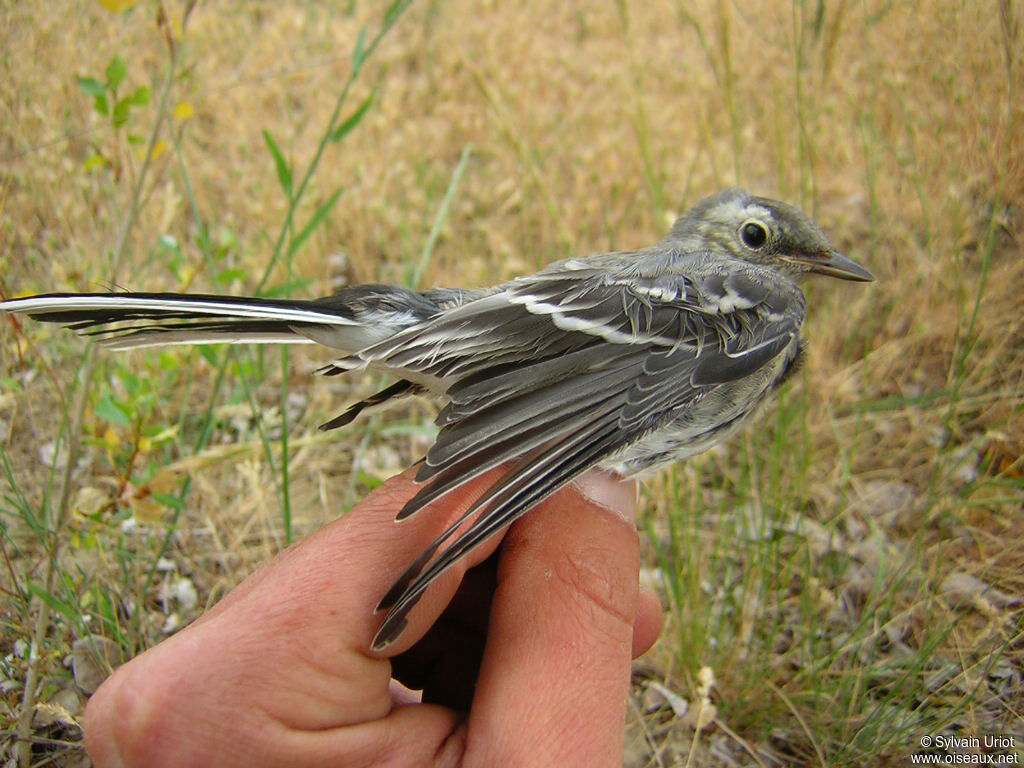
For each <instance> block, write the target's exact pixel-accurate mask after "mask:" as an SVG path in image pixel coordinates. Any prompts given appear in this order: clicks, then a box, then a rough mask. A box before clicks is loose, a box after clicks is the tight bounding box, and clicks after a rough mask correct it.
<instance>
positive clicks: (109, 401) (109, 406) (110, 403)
mask: <svg viewBox="0 0 1024 768" xmlns="http://www.w3.org/2000/svg"><path fill="white" fill-rule="evenodd" d="M95 413H96V415H97V416H99V417H100V418H101V419H103V420H104V421H109V422H110V423H111V424H117V425H118V426H119V427H129V426H131V423H132V420H131V418H130V417H129V416H128V411H127V410H125V408H124V406H123V405H121V404H120V403H118V402H117V401H116V400H114V398H113V396H111V395H110V394H109V393H107V394H105V395H103V397H101V398H100V401H99V402H98V403H97V404H96V411H95Z"/></svg>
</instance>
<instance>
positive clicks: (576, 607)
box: [84, 470, 661, 768]
mask: <svg viewBox="0 0 1024 768" xmlns="http://www.w3.org/2000/svg"><path fill="white" fill-rule="evenodd" d="M501 472H502V470H496V471H495V472H492V473H489V474H487V475H484V476H482V477H480V478H478V479H476V480H475V481H473V482H471V483H469V484H467V485H466V486H464V487H462V488H460V489H458V491H456V492H454V493H452V494H451V495H450V496H449V497H447V498H445V499H443V500H441V501H439V502H438V503H436V504H435V505H432V506H431V507H429V508H427V509H425V510H423V511H422V512H421V513H419V514H417V515H415V516H413V517H412V518H410V519H409V520H407V521H404V522H402V523H401V524H398V525H396V524H395V523H394V522H393V520H394V515H395V512H396V511H397V510H399V509H401V507H402V505H403V504H404V503H405V501H406V500H408V499H409V498H410V497H411V496H412V495H413V494H414V493H415V491H416V490H417V488H418V486H416V485H415V484H414V483H413V481H412V477H413V472H412V471H408V472H405V473H403V474H402V475H399V476H397V477H394V478H392V479H391V480H389V481H388V482H387V483H385V484H384V485H383V486H382V487H381V488H379V489H377V490H376V491H375V492H374V493H372V494H371V495H370V496H369V497H368V498H367V499H366V500H365V501H364V502H362V503H361V504H360V505H358V506H357V507H356V508H355V509H353V510H352V511H351V512H349V513H348V514H347V515H345V516H344V517H342V518H340V519H338V520H337V521H335V522H334V523H332V524H330V525H328V526H326V527H325V528H323V529H322V530H320V531H318V532H317V533H315V534H313V535H311V536H309V537H308V538H307V539H305V540H303V541H302V542H300V543H299V544H297V545H295V546H293V547H291V548H290V549H288V550H287V551H286V552H284V553H282V554H281V555H280V556H279V557H277V558H276V559H274V560H273V561H272V562H271V563H269V564H268V565H267V566H266V567H264V568H263V569H262V570H260V571H259V572H257V573H255V574H254V575H253V576H251V577H250V578H248V579H247V580H246V581H244V582H243V583H242V584H241V585H240V586H239V587H238V588H237V589H235V590H234V591H233V592H232V593H231V594H230V595H228V596H227V597H226V598H225V599H224V600H222V601H221V602H220V603H218V604H217V605H216V606H215V607H214V608H212V609H211V610H210V611H209V612H207V613H206V614H205V615H204V616H203V617H202V618H200V619H199V620H197V621H196V622H195V623H194V624H192V625H191V626H189V627H188V628H187V629H185V630H183V631H181V632H179V633H178V634H176V635H174V636H173V637H171V638H169V639H168V640H166V641H165V642H163V643H161V644H159V645H158V646H156V647H154V648H152V649H150V650H149V651H146V652H145V653H143V654H141V655H140V656H138V657H136V658H135V659H133V660H132V661H130V662H129V663H127V664H125V665H124V666H123V667H121V668H120V669H118V670H117V671H116V672H115V673H114V674H113V675H112V676H111V677H110V678H109V679H108V680H107V681H106V682H105V683H104V684H103V685H102V686H101V687H100V689H99V690H98V691H97V692H96V694H95V695H94V696H93V697H92V699H91V700H90V702H89V705H88V708H87V710H86V713H85V721H84V730H85V741H86V747H87V749H88V751H89V754H90V756H91V757H92V759H93V761H94V764H95V766H96V768H111V767H112V766H113V767H117V768H136V766H139V767H141V766H147V768H161V767H162V766H207V765H209V766H221V767H222V768H231V767H232V766H239V768H241V767H242V766H245V767H246V768H260V767H261V766H268V767H269V766H275V767H277V768H282V767H287V766H312V765H317V766H321V765H323V766H328V765H329V766H332V767H337V768H342V767H344V766H390V767H392V768H398V767H399V766H403V767H404V766H495V765H508V766H548V765H550V766H555V765H557V766H561V767H562V768H564V767H565V766H587V767H588V768H592V767H593V766H615V765H621V764H622V745H623V726H624V718H625V709H626V694H627V690H628V686H629V674H630V665H629V661H630V659H631V658H635V657H636V656H638V655H640V654H641V653H643V652H644V651H646V650H647V649H648V648H649V647H650V646H651V645H652V644H653V643H654V641H655V640H656V639H657V636H658V632H659V631H660V628H661V611H660V606H659V604H658V602H657V598H656V597H655V596H654V595H653V594H651V593H648V592H645V591H642V590H639V589H638V586H637V574H638V570H639V563H640V559H639V546H638V539H637V534H636V529H635V526H634V523H633V520H634V518H635V512H636V487H635V484H634V483H632V482H617V481H614V480H613V479H612V478H611V477H610V476H609V475H606V474H603V473H600V472H597V471H593V472H590V473H588V474H586V475H584V476H583V477H582V478H580V480H578V481H577V482H576V483H575V484H573V485H570V486H568V487H566V488H564V489H562V490H561V491H559V492H558V493H557V494H555V495H554V496H552V497H551V498H550V499H548V500H547V501H545V502H543V503H542V504H540V505H538V506H537V507H536V508H535V509H534V510H533V511H531V512H530V514H528V515H526V516H525V517H524V518H522V519H521V520H520V521H518V522H517V523H516V524H515V525H513V526H512V527H511V528H510V529H509V530H508V532H507V533H505V534H504V536H503V537H502V536H499V537H495V538H493V539H490V540H488V541H487V542H486V543H485V544H483V545H482V546H480V547H479V548H478V549H476V550H474V551H473V552H472V553H471V554H470V555H469V556H468V557H466V558H465V559H464V560H463V561H461V562H460V563H459V564H458V565H457V566H456V567H454V568H452V569H451V571H449V572H448V573H446V574H445V575H444V576H443V577H442V578H441V579H440V580H439V581H438V583H437V584H435V585H434V586H433V587H432V588H431V590H430V592H429V593H428V594H427V596H426V597H425V598H424V600H423V601H422V603H421V604H420V605H419V606H417V608H416V610H414V611H413V612H412V614H411V616H410V623H409V626H408V628H407V629H406V631H405V632H404V633H403V634H402V636H401V637H400V638H399V639H398V640H397V642H395V643H394V645H392V646H390V647H388V648H387V649H385V650H384V651H382V652H379V653H375V652H371V651H370V650H369V647H370V641H371V638H372V637H373V635H374V632H375V631H376V629H377V625H378V624H379V622H380V617H379V616H375V615H374V614H373V607H374V605H375V603H376V601H377V600H378V599H379V598H380V595H381V594H382V592H383V591H384V590H386V589H387V588H388V586H390V583H391V581H392V580H393V579H394V577H395V575H396V574H398V573H399V572H401V570H402V569H403V568H404V567H405V566H406V565H407V564H408V563H409V562H410V561H411V560H412V559H413V558H415V557H416V555H417V554H419V552H420V551H421V550H422V549H423V548H424V547H425V546H426V545H427V544H428V543H429V542H430V540H431V539H433V538H434V536H435V535H436V534H437V533H439V532H440V531H441V530H442V529H443V528H444V527H445V526H446V525H447V524H448V523H449V522H450V521H451V520H453V519H455V518H456V517H457V516H458V515H459V514H460V513H461V512H462V511H463V510H464V509H466V508H467V507H468V505H469V504H470V502H471V501H472V500H473V499H474V498H475V497H476V496H477V495H478V494H479V493H481V492H482V491H483V489H485V488H487V487H488V486H489V485H491V484H492V483H493V482H495V480H496V479H497V477H499V476H500V474H501ZM499 544H500V545H501V548H500V551H499V552H498V556H497V557H491V558H489V556H490V555H491V554H492V553H494V552H495V550H497V549H498V547H499ZM488 558H489V559H488ZM484 561H487V562H484ZM481 563H483V565H482V566H481V567H479V568H475V569H474V570H472V571H471V572H470V573H469V574H468V575H466V571H467V569H468V568H471V567H473V566H476V565H479V564H481ZM495 563H496V567H492V566H494V564H495ZM464 575H465V578H463V577H464ZM460 583H461V587H460ZM453 598H454V599H453ZM449 602H450V603H451V605H449ZM488 604H490V609H489V610H490V616H489V619H488V617H487V610H488V609H487V606H488ZM446 606H447V608H446ZM428 630H430V634H427V633H428ZM414 646H415V647H414ZM410 649H412V650H410ZM393 678H398V679H400V680H402V681H404V682H405V683H407V684H408V685H410V686H412V687H416V688H423V689H424V694H423V702H417V700H416V697H415V696H414V695H413V694H412V693H411V692H410V691H408V690H407V689H406V688H404V687H403V686H402V685H400V684H398V683H397V682H396V681H395V680H394V679H393ZM474 682H475V689H474ZM467 709H468V714H467V713H466V712H465V710H467Z"/></svg>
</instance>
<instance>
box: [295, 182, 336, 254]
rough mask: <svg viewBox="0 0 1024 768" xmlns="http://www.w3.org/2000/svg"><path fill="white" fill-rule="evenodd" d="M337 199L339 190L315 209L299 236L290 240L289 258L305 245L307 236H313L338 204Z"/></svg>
mask: <svg viewBox="0 0 1024 768" xmlns="http://www.w3.org/2000/svg"><path fill="white" fill-rule="evenodd" d="M339 197H341V190H340V189H339V190H337V191H336V192H335V193H334V194H333V195H331V196H330V197H329V198H327V201H326V202H325V203H324V204H323V205H321V206H320V207H319V208H317V211H316V213H314V214H313V215H312V216H311V217H310V219H309V221H308V222H306V226H304V227H303V228H302V231H301V232H299V234H297V235H296V236H295V239H294V240H292V242H291V244H290V245H289V246H288V255H289V256H294V255H295V252H296V251H298V250H299V248H301V247H302V244H303V243H305V242H306V240H308V239H309V236H310V235H312V234H313V232H314V231H315V230H316V228H317V227H318V226H319V225H320V223H321V222H322V221H323V220H324V218H325V217H326V216H327V214H328V213H330V212H331V209H332V208H333V207H334V204H335V203H337V202H338V198H339Z"/></svg>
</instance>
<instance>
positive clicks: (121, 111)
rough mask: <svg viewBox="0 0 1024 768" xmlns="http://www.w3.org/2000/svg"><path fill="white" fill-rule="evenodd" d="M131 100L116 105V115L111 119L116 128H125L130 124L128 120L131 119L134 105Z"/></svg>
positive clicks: (127, 99)
mask: <svg viewBox="0 0 1024 768" xmlns="http://www.w3.org/2000/svg"><path fill="white" fill-rule="evenodd" d="M130 98H131V97H127V98H124V99H121V100H120V101H118V102H117V104H115V105H114V113H113V115H111V118H110V119H111V120H112V121H113V123H114V127H115V128H121V127H123V126H124V125H125V123H127V122H128V118H129V117H131V110H132V103H131V101H130Z"/></svg>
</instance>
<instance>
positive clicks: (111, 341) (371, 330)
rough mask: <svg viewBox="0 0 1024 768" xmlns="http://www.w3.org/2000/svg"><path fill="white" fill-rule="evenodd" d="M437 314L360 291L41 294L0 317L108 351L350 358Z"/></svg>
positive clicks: (396, 296) (416, 299) (413, 299)
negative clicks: (267, 352) (246, 349)
mask: <svg viewBox="0 0 1024 768" xmlns="http://www.w3.org/2000/svg"><path fill="white" fill-rule="evenodd" d="M437 311H438V306H437V305H436V304H435V303H434V302H432V301H430V300H429V299H428V298H426V297H424V295H423V294H419V293H415V292H413V291H407V290H405V289H403V288H396V287H394V286H370V285H361V286H354V287H352V288H348V289H345V290H344V291H342V292H340V293H338V294H335V295H334V296H330V297H327V298H322V299H312V300H310V299H269V298H247V297H239V296H216V295H211V294H180V293H48V294H41V295H38V296H28V297H25V298H19V299H11V300H9V301H4V302H0V312H12V313H18V314H25V315H28V316H29V317H31V318H32V319H34V320H40V321H42V322H51V323H62V324H64V325H66V326H68V327H70V328H72V329H74V330H76V331H79V332H81V333H83V334H85V335H89V336H95V337H97V339H98V340H99V341H100V342H101V343H103V344H105V345H106V346H108V347H110V348H112V349H135V348H139V347H152V346H158V345H164V344H241V343H255V344H311V343H319V344H323V345H325V346H327V347H331V348H334V349H340V350H344V351H346V352H354V351H357V350H359V349H362V348H363V347H365V346H368V345H369V344H372V343H374V342H376V341H380V340H382V339H384V338H387V337H389V336H391V335H392V334H394V333H397V332H398V331H400V330H403V329H404V328H407V327H409V326H410V325H414V324H416V323H418V322H421V321H422V320H425V319H426V318H428V317H430V316H431V315H433V314H434V313H436V312H437Z"/></svg>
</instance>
